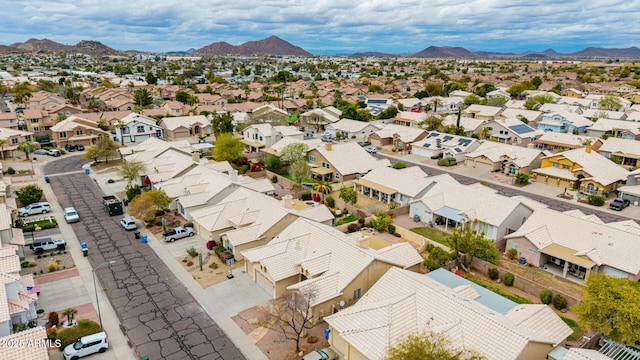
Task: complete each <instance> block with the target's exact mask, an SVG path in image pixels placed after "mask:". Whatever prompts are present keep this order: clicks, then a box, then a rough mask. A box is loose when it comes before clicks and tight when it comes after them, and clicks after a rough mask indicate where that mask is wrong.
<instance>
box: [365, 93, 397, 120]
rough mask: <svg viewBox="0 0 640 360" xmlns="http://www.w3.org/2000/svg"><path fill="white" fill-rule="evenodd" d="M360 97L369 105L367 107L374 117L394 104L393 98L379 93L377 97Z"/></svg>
mask: <svg viewBox="0 0 640 360" xmlns="http://www.w3.org/2000/svg"><path fill="white" fill-rule="evenodd" d="M358 99H359V100H362V101H364V103H365V104H366V105H367V107H366V108H365V109H366V110H367V111H368V112H369V113H370V114H371V115H373V116H374V117H376V116H378V115H379V114H380V113H381V112H382V111H384V110H386V109H387V108H388V107H389V106H392V105H393V99H389V98H385V97H383V96H382V95H377V97H376V98H369V97H364V96H359V97H358Z"/></svg>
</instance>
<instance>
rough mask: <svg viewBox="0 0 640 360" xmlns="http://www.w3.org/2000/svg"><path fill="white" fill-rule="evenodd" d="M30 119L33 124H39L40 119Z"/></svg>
mask: <svg viewBox="0 0 640 360" xmlns="http://www.w3.org/2000/svg"><path fill="white" fill-rule="evenodd" d="M29 121H31V123H32V124H37V123H38V119H31V120H29Z"/></svg>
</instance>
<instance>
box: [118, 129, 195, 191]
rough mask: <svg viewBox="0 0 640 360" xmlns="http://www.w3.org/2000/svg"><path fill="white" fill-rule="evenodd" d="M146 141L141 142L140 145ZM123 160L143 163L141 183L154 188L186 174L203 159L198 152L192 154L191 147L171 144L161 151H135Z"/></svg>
mask: <svg viewBox="0 0 640 360" xmlns="http://www.w3.org/2000/svg"><path fill="white" fill-rule="evenodd" d="M150 140H151V139H150ZM148 141H149V140H147V141H145V142H142V143H141V145H142V144H145V143H147V142H148ZM158 141H161V140H158ZM138 146H140V145H138ZM159 149H161V148H160V147H159ZM125 160H126V161H137V162H141V163H142V164H144V170H143V171H141V173H140V178H141V179H142V184H144V185H147V186H151V187H154V188H157V186H158V184H160V183H162V182H164V181H167V180H170V179H173V178H175V177H178V176H182V175H184V174H186V173H187V172H189V171H190V170H192V169H193V168H194V167H196V166H198V164H200V163H201V162H202V161H203V160H201V159H200V156H199V154H197V155H196V154H193V151H192V149H191V147H189V148H188V149H184V148H180V147H173V146H168V147H166V148H163V149H162V150H161V151H141V152H135V153H133V154H130V155H127V156H126V157H125ZM204 161H206V160H204Z"/></svg>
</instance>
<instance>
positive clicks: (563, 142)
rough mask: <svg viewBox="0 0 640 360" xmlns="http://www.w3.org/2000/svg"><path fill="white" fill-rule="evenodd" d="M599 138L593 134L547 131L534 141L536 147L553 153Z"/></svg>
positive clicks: (574, 147) (583, 144)
mask: <svg viewBox="0 0 640 360" xmlns="http://www.w3.org/2000/svg"><path fill="white" fill-rule="evenodd" d="M596 140H597V138H594V137H592V136H584V135H574V134H571V133H559V132H553V131H547V132H545V133H544V134H542V136H540V137H539V138H538V139H536V140H535V141H534V143H535V144H536V145H535V147H536V149H540V150H547V151H550V152H552V153H556V152H560V151H565V150H572V149H578V148H581V147H584V146H585V144H592V145H593V143H594V142H595V141H596Z"/></svg>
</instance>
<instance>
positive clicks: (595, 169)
mask: <svg viewBox="0 0 640 360" xmlns="http://www.w3.org/2000/svg"><path fill="white" fill-rule="evenodd" d="M554 157H557V158H559V159H562V158H565V159H567V160H569V161H571V162H573V163H576V164H578V165H579V166H580V167H581V168H580V169H581V170H582V171H584V172H586V173H587V174H589V175H590V176H588V177H586V179H593V180H594V181H596V182H598V183H600V184H602V185H609V184H613V183H615V182H618V181H626V180H627V175H629V171H628V170H626V169H625V168H623V167H622V166H620V165H618V164H616V163H614V162H613V161H611V160H609V159H607V158H605V157H604V156H602V155H600V154H598V153H597V152H595V151H591V152H587V151H586V150H585V149H573V150H569V151H564V152H562V153H559V154H552V155H548V156H546V157H545V158H546V159H550V158H554ZM542 169H546V168H542Z"/></svg>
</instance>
